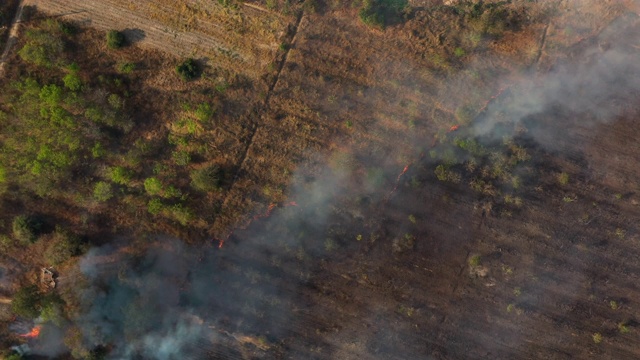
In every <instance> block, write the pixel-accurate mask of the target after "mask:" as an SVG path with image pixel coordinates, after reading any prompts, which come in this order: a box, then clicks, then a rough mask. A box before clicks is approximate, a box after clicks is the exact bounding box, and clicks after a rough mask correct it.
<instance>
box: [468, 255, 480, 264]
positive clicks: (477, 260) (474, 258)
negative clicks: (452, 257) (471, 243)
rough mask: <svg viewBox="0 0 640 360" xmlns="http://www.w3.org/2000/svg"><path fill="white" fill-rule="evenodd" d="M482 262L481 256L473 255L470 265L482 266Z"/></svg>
mask: <svg viewBox="0 0 640 360" xmlns="http://www.w3.org/2000/svg"><path fill="white" fill-rule="evenodd" d="M480 260H481V257H480V255H473V256H472V257H470V258H469V265H470V266H478V265H480Z"/></svg>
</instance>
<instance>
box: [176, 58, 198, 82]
mask: <svg viewBox="0 0 640 360" xmlns="http://www.w3.org/2000/svg"><path fill="white" fill-rule="evenodd" d="M176 72H177V73H178V75H179V76H180V78H181V79H182V80H184V81H191V80H194V79H196V78H198V77H200V74H201V73H202V71H201V70H200V66H198V63H197V62H196V61H195V60H194V59H192V58H188V59H186V60H184V61H183V62H182V63H180V64H179V65H178V66H176Z"/></svg>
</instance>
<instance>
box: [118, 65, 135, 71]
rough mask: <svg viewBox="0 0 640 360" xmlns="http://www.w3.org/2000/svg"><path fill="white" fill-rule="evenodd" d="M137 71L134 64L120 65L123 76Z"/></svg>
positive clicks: (119, 68)
mask: <svg viewBox="0 0 640 360" xmlns="http://www.w3.org/2000/svg"><path fill="white" fill-rule="evenodd" d="M135 69H136V64H134V63H122V64H119V65H118V71H119V72H121V73H123V74H129V73H131V72H132V71H133V70H135Z"/></svg>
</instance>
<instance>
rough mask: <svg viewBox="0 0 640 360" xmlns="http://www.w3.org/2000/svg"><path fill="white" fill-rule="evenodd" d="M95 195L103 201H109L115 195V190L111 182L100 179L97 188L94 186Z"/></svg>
mask: <svg viewBox="0 0 640 360" xmlns="http://www.w3.org/2000/svg"><path fill="white" fill-rule="evenodd" d="M93 197H94V198H95V199H96V200H98V201H100V202H102V201H107V200H109V199H111V198H112V197H113V192H112V191H111V184H109V183H108V182H104V181H99V182H98V183H97V184H96V186H95V188H93Z"/></svg>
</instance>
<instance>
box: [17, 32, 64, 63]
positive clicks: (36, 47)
mask: <svg viewBox="0 0 640 360" xmlns="http://www.w3.org/2000/svg"><path fill="white" fill-rule="evenodd" d="M25 37H26V44H25V45H24V46H23V47H22V49H20V51H18V55H20V58H22V60H24V61H26V62H29V63H32V64H35V65H38V66H44V67H47V68H50V67H52V66H53V65H55V64H56V63H57V61H58V58H59V57H60V55H61V54H62V51H63V50H64V43H63V42H62V39H61V38H60V37H59V36H57V35H56V34H52V33H50V32H47V31H45V30H28V31H27V33H26V36H25Z"/></svg>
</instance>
